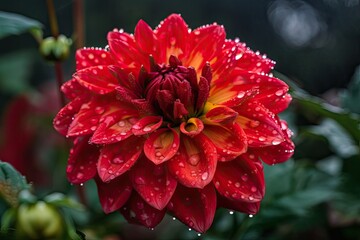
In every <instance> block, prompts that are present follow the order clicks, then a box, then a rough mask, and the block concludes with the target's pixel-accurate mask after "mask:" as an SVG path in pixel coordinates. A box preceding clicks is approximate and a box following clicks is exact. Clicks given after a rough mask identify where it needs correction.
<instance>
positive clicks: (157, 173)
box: [130, 157, 177, 210]
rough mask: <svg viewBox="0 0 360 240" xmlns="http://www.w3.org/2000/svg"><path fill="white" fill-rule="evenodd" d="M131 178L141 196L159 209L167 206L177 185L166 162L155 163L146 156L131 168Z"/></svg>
mask: <svg viewBox="0 0 360 240" xmlns="http://www.w3.org/2000/svg"><path fill="white" fill-rule="evenodd" d="M130 179H131V182H132V184H133V187H134V189H135V190H136V191H137V192H138V193H139V194H140V196H141V197H142V198H143V199H144V200H145V201H146V202H147V203H148V204H149V205H150V206H152V207H154V208H156V209H158V210H162V209H164V208H165V207H166V205H167V204H168V202H169V201H170V198H171V197H172V195H173V194H174V192H175V189H176V185H177V181H176V180H175V179H174V178H173V177H172V176H171V175H170V174H169V173H168V172H167V169H166V166H165V165H164V164H160V165H154V164H153V163H152V162H151V161H149V160H148V159H146V158H145V157H144V158H142V159H140V160H139V161H138V163H137V164H136V165H135V166H134V167H133V168H132V169H131V171H130Z"/></svg>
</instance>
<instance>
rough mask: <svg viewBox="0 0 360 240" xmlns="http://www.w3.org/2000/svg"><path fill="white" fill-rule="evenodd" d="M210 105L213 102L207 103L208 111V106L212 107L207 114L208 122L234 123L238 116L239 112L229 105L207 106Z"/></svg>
mask: <svg viewBox="0 0 360 240" xmlns="http://www.w3.org/2000/svg"><path fill="white" fill-rule="evenodd" d="M208 105H212V104H211V103H206V105H205V111H207V108H209V109H210V110H209V111H207V112H206V114H205V117H206V122H209V123H221V124H229V123H233V122H234V120H235V119H236V117H237V116H238V113H237V112H236V111H234V110H232V109H231V108H229V107H226V106H216V105H212V106H210V107H207V106H208Z"/></svg>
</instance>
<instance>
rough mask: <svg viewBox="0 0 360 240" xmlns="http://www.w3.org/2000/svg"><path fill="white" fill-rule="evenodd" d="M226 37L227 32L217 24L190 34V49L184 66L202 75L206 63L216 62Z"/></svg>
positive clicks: (184, 60)
mask: <svg viewBox="0 0 360 240" xmlns="http://www.w3.org/2000/svg"><path fill="white" fill-rule="evenodd" d="M225 37H226V33H225V30H224V28H223V27H222V26H219V25H217V24H213V25H208V26H204V27H200V28H197V29H195V30H193V31H192V32H191V34H190V46H194V47H193V49H190V52H189V54H187V58H186V59H182V61H183V63H184V65H187V66H192V67H194V68H195V69H196V70H198V71H199V72H198V75H201V69H202V68H203V67H204V65H205V64H206V62H209V63H210V64H212V63H213V61H216V58H217V56H218V55H219V53H220V51H221V49H222V46H223V44H224V41H225Z"/></svg>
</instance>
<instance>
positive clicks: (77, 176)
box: [66, 137, 99, 184]
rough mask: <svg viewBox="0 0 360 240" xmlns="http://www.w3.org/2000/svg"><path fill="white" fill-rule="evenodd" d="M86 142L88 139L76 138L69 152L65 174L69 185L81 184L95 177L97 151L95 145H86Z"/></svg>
mask: <svg viewBox="0 0 360 240" xmlns="http://www.w3.org/2000/svg"><path fill="white" fill-rule="evenodd" d="M88 141H89V138H88V137H78V138H76V139H75V141H74V146H73V148H72V149H71V150H70V156H69V159H68V164H67V167H66V174H67V179H68V180H69V182H71V183H74V184H81V183H84V182H86V181H88V180H90V179H91V178H93V177H94V176H95V175H96V163H97V160H98V158H99V149H98V147H97V146H95V145H90V144H88Z"/></svg>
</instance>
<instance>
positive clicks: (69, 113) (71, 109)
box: [53, 97, 84, 136]
mask: <svg viewBox="0 0 360 240" xmlns="http://www.w3.org/2000/svg"><path fill="white" fill-rule="evenodd" d="M83 103H84V99H83V98H81V97H78V98H75V99H74V100H73V101H71V102H70V103H68V104H67V105H66V106H65V107H63V108H62V109H61V110H60V111H59V112H58V114H57V115H56V116H55V118H54V121H53V124H54V128H55V129H56V131H58V132H59V133H61V134H62V135H64V136H66V135H67V133H68V130H69V126H70V124H71V123H72V121H73V117H74V115H75V114H76V113H77V112H78V111H79V110H80V108H81V106H82V105H83Z"/></svg>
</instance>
